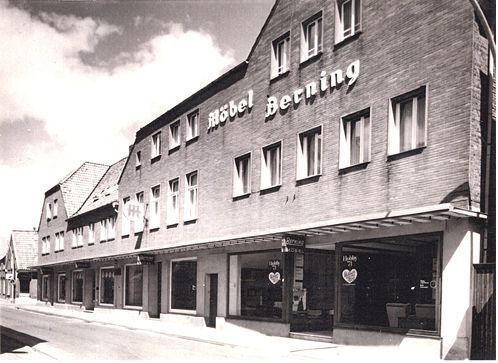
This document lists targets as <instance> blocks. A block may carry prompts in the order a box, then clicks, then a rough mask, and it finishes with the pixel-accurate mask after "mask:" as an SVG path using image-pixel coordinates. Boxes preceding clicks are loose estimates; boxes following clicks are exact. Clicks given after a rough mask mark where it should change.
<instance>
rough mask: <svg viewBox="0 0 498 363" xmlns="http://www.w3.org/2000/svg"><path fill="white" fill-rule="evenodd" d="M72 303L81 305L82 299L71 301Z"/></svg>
mask: <svg viewBox="0 0 498 363" xmlns="http://www.w3.org/2000/svg"><path fill="white" fill-rule="evenodd" d="M71 304H72V305H83V301H71Z"/></svg>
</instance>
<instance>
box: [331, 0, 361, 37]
mask: <svg viewBox="0 0 498 363" xmlns="http://www.w3.org/2000/svg"><path fill="white" fill-rule="evenodd" d="M349 3H351V18H350V19H349V20H350V23H351V28H350V29H349V32H348V34H345V30H344V7H345V5H346V4H349ZM357 7H359V17H360V19H359V21H357V19H356V17H357V16H356V9H357ZM361 20H362V0H336V1H335V43H336V44H337V43H340V42H342V41H343V40H345V39H347V38H350V37H352V36H353V35H355V34H357V33H359V32H361V26H362V25H361V23H362V21H361Z"/></svg>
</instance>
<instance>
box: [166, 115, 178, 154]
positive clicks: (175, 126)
mask: <svg viewBox="0 0 498 363" xmlns="http://www.w3.org/2000/svg"><path fill="white" fill-rule="evenodd" d="M168 129H169V150H172V149H174V148H176V147H179V146H180V143H181V142H180V137H181V135H180V130H181V129H180V120H176V121H175V122H173V123H171V125H169V128H168ZM173 129H176V131H177V134H176V135H177V137H176V139H174V138H173Z"/></svg>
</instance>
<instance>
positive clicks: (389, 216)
mask: <svg viewBox="0 0 498 363" xmlns="http://www.w3.org/2000/svg"><path fill="white" fill-rule="evenodd" d="M460 218H477V219H480V220H486V219H487V216H486V214H483V213H480V212H476V211H470V210H467V209H462V208H457V207H455V206H453V205H451V204H438V205H435V206H429V207H420V208H413V209H407V210H399V211H393V212H379V213H372V214H368V215H363V216H355V217H348V218H339V219H333V220H328V221H321V222H316V223H309V224H304V225H299V226H293V227H292V228H279V229H274V230H271V231H262V232H259V231H254V232H253V233H251V235H236V236H226V237H220V238H217V239H215V240H213V239H211V240H200V241H190V243H189V244H185V245H177V246H171V247H164V248H153V249H152V248H149V249H147V248H143V249H140V250H135V251H132V252H129V253H124V254H118V255H106V256H96V257H92V258H88V259H80V260H77V261H76V260H72V261H63V262H57V263H52V264H45V265H39V266H33V267H34V268H36V267H47V266H56V265H67V264H72V263H75V262H86V261H88V262H90V261H95V262H97V261H109V260H122V259H130V258H136V257H137V256H138V255H141V254H144V253H147V254H150V255H158V254H172V253H180V252H188V251H197V250H206V249H214V248H220V247H227V246H234V245H240V244H246V243H260V242H280V241H282V239H283V238H284V237H285V236H286V235H288V234H292V235H302V236H317V235H330V234H340V233H348V232H352V231H364V230H372V229H377V228H381V227H395V226H403V225H410V224H415V223H430V222H433V221H448V220H453V219H460Z"/></svg>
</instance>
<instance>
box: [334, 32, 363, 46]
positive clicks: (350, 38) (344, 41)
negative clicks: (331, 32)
mask: <svg viewBox="0 0 498 363" xmlns="http://www.w3.org/2000/svg"><path fill="white" fill-rule="evenodd" d="M361 33H362V31H361V30H360V31H357V32H356V33H354V34H353V35H349V36H348V37H346V38H344V39H342V40H340V41H338V42H337V43H335V44H334V50H336V49H339V48H342V47H343V46H345V45H346V44H349V43H350V42H352V41H354V40H356V39H358V38H359V37H360V35H361Z"/></svg>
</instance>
